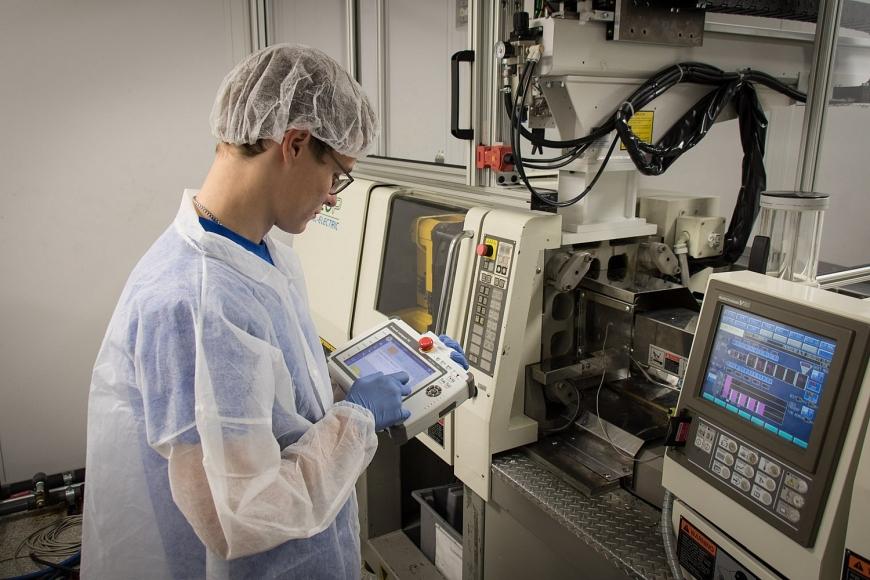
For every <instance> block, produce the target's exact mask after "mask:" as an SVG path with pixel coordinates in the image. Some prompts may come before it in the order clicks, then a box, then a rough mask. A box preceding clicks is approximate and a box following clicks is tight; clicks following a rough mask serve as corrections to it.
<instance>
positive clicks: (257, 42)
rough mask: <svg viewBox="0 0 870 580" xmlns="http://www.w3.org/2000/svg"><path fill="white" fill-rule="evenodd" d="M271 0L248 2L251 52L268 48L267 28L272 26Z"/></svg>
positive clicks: (251, 0) (252, 0)
mask: <svg viewBox="0 0 870 580" xmlns="http://www.w3.org/2000/svg"><path fill="white" fill-rule="evenodd" d="M270 4H271V0H250V5H249V6H250V11H251V52H254V51H257V50H260V49H263V48H266V47H267V46H269V28H270V27H271V25H272V17H271V14H272V10H271V7H270Z"/></svg>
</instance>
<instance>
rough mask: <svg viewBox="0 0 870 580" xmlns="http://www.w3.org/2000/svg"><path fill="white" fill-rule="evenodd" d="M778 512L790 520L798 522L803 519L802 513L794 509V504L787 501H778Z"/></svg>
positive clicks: (794, 522)
mask: <svg viewBox="0 0 870 580" xmlns="http://www.w3.org/2000/svg"><path fill="white" fill-rule="evenodd" d="M776 513H778V514H779V515H781V516H782V517H784V518H785V519H787V520H788V521H790V522H792V523H793V524H796V523H797V522H798V521H799V520H800V519H801V513H800V512H799V511H797V510H796V509H794V508H793V507H792V506H790V505H788V504H787V503H783V502H781V501H779V502H776Z"/></svg>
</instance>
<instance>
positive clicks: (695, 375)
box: [683, 281, 855, 474]
mask: <svg viewBox="0 0 870 580" xmlns="http://www.w3.org/2000/svg"><path fill="white" fill-rule="evenodd" d="M775 302H776V301H775V300H771V298H770V297H767V296H765V295H763V294H760V293H756V292H753V291H751V290H745V289H730V288H727V287H726V288H722V287H719V286H718V285H716V284H714V283H713V282H712V281H711V285H710V288H709V289H708V292H707V295H706V297H705V304H704V306H705V307H712V308H714V309H715V311H714V312H713V313H712V315H710V316H703V314H702V318H703V319H706V320H711V321H713V323H712V324H709V325H704V327H703V328H699V329H698V331H697V334H696V336H695V343H694V345H693V350H694V349H696V348H701V349H703V350H702V353H701V356H692V357H690V361H689V366H688V368H687V369H686V377H685V380H684V386H683V390H684V391H688V392H686V394H688V395H689V396H688V397H687V398H686V401H685V404H684V406H685V407H688V408H691V409H693V410H695V411H697V412H699V413H700V414H702V415H704V416H706V417H708V418H710V419H711V420H713V421H714V422H716V423H718V424H720V425H721V426H722V427H724V428H725V429H728V430H730V431H732V432H736V433H740V434H741V435H742V436H743V437H745V438H746V439H748V440H749V441H751V442H752V443H754V444H756V445H758V446H759V447H761V448H764V449H767V450H769V451H770V452H771V453H773V454H775V455H777V456H778V457H780V458H782V459H784V460H786V461H788V462H789V463H791V464H792V465H794V466H795V467H797V468H799V469H802V470H803V471H805V472H807V473H813V474H814V473H816V472H817V470H818V467H819V460H820V456H821V454H822V450H823V449H824V447H825V446H824V445H823V442H824V441H825V439H826V438H827V436H828V433H829V431H830V430H831V429H830V427H831V425H832V424H834V425H837V424H839V425H841V429H842V425H843V424H844V422H845V419H846V418H847V417H848V414H849V412H850V409H851V401H849V402H846V401H844V400H842V398H841V397H838V394H839V393H840V391H841V388H842V385H843V381H844V378H845V377H844V373H845V371H846V370H847V368H846V367H847V364H846V363H847V361H848V354H849V352H850V351H851V349H852V342H853V340H854V334H855V333H854V331H853V330H852V329H850V328H849V327H848V326H847V323H846V324H836V321H833V320H831V321H823V320H820V319H819V318H818V315H819V311H817V310H815V309H813V308H809V307H799V308H794V306H795V305H790V307H791V308H790V309H789V310H786V309H784V308H783V307H782V306H781V305H780V306H777V305H776V304H775ZM724 306H730V307H732V308H735V309H737V310H740V311H743V312H746V313H748V314H753V315H756V316H762V317H764V318H767V319H770V320H772V321H777V322H781V323H782V324H787V325H789V326H792V327H794V328H796V329H799V330H803V331H805V332H810V333H813V334H816V335H819V336H822V337H825V338H828V339H830V340H833V341H835V342H836V344H837V348H836V351H835V352H834V358H833V360H832V361H831V366H830V370H829V373H828V378H827V381H826V382H825V385H824V387H823V389H822V393H821V397H820V399H819V404H818V407H817V411H816V419H815V422H814V425H813V429H812V433H811V434H810V438H809V439H810V440H809V441H808V443H809V445H808V446H807V448H806V449H804V448H802V447H800V446H798V445H796V444H794V443H793V442H791V441H787V440H786V439H783V438H782V437H780V436H779V435H777V434H774V433H772V432H770V431H767V430H765V429H763V428H761V427H759V426H758V425H756V424H754V423H751V422H749V421H747V420H746V419H744V418H742V417H740V416H738V415H736V414H735V413H732V412H731V411H728V410H727V409H723V408H722V407H720V406H719V405H716V404H715V403H713V402H712V401H708V400H707V399H705V398H703V386H704V381H705V379H706V374H707V366H708V363H709V357H710V353H711V351H712V348H713V343H714V340H715V337H716V331H717V330H718V328H719V324H720V321H721V316H722V309H723V307H724ZM843 322H847V321H845V320H844V321H843ZM693 354H694V353H693ZM854 394H855V393H853V395H854ZM850 399H851V398H850ZM746 426H749V427H750V428H749V429H746Z"/></svg>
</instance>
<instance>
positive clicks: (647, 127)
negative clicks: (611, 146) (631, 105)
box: [619, 111, 656, 151]
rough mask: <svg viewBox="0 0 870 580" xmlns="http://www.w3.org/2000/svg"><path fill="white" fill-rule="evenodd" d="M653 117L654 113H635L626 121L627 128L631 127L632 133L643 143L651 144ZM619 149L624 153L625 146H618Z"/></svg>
mask: <svg viewBox="0 0 870 580" xmlns="http://www.w3.org/2000/svg"><path fill="white" fill-rule="evenodd" d="M655 116H656V113H655V111H637V112H636V113H635V114H634V115H632V116H631V119H629V120H628V126H629V127H631V130H632V132H633V133H634V134H635V135H637V138H638V139H640V140H641V141H643V142H644V143H652V139H653V122H654V121H655ZM619 148H620V149H621V150H622V151H625V145H623V144H622V143H620V144H619Z"/></svg>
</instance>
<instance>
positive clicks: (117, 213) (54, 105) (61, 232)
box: [0, 0, 250, 482]
mask: <svg viewBox="0 0 870 580" xmlns="http://www.w3.org/2000/svg"><path fill="white" fill-rule="evenodd" d="M246 6H247V1H246V0H185V1H183V2H179V1H173V0H148V1H145V2H143V1H141V0H115V1H113V2H105V1H102V2H101V1H98V0H76V1H75V2H71V1H62V0H4V1H3V2H2V3H0V79H2V80H0V127H2V138H0V246H2V251H0V272H2V280H3V283H2V284H0V319H2V321H3V332H2V337H0V446H2V467H4V468H5V472H0V480H3V481H6V482H12V481H18V480H21V479H25V478H29V477H30V476H31V475H32V474H33V473H34V472H36V471H46V472H49V473H51V472H56V471H60V470H64V469H70V468H77V467H82V466H84V460H85V414H86V404H87V393H88V388H89V384H90V375H91V369H92V365H93V362H94V358H95V356H96V354H97V351H98V349H99V346H100V341H101V340H102V336H103V333H104V331H105V328H106V324H107V323H108V320H109V317H110V315H111V311H112V308H113V307H114V304H115V302H116V301H117V297H118V295H119V293H120V291H121V288H122V287H123V285H124V282H125V279H126V277H127V275H128V274H129V272H130V270H131V268H132V267H133V265H134V264H135V262H136V260H137V259H138V258H139V257H140V256H141V255H142V254H143V253H144V252H145V250H146V249H147V248H148V246H149V245H150V243H151V242H152V241H153V240H154V239H155V238H156V237H157V236H158V235H159V234H160V232H161V231H162V230H163V229H164V228H166V226H167V225H168V224H169V223H170V222H171V220H172V218H173V217H174V215H175V212H176V210H177V208H178V203H179V200H180V195H181V191H182V189H183V188H184V187H197V186H199V184H200V183H201V181H202V179H203V177H204V175H205V173H206V171H207V170H208V167H209V164H210V160H211V157H212V153H213V149H214V141H213V139H212V137H211V136H210V133H209V126H208V114H209V111H210V109H211V104H212V100H213V98H214V94H215V91H216V89H217V86H218V84H219V82H220V80H221V78H222V77H223V75H224V74H226V72H227V71H228V70H229V69H230V67H231V66H232V64H233V63H234V62H236V61H237V60H238V59H239V58H241V57H242V56H243V55H244V54H246V52H247V51H248V50H249V43H250V40H249V33H248V30H249V25H248V23H247V21H246V13H245V9H246Z"/></svg>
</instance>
